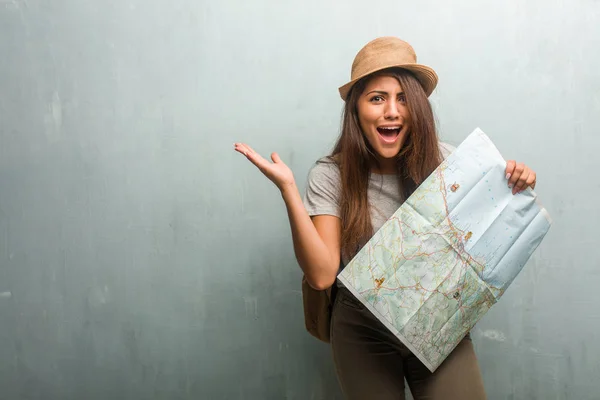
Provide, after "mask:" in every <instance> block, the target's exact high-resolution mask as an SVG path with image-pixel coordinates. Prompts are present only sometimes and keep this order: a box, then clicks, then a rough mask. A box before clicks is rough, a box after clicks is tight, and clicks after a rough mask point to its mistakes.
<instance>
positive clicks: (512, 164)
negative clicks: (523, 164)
mask: <svg viewBox="0 0 600 400" xmlns="http://www.w3.org/2000/svg"><path fill="white" fill-rule="evenodd" d="M516 165H517V163H516V162H515V160H508V161H507V162H506V170H505V171H504V172H505V173H506V180H509V179H510V177H511V176H512V174H513V172H514V170H515V166H516Z"/></svg>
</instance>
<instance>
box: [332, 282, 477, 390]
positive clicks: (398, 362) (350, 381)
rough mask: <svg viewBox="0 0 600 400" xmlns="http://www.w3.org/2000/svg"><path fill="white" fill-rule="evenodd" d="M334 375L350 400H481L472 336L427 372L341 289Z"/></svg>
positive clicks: (335, 310)
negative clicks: (407, 399) (407, 395)
mask: <svg viewBox="0 0 600 400" xmlns="http://www.w3.org/2000/svg"><path fill="white" fill-rule="evenodd" d="M331 347H332V351H333V359H334V362H335V366H336V370H337V376H338V379H339V382H340V385H341V387H342V391H343V392H344V395H345V396H346V398H347V399H349V400H388V399H390V400H391V399H394V400H397V399H404V398H405V397H404V390H405V387H404V380H405V379H406V382H407V383H408V386H409V388H410V391H411V393H412V395H413V397H414V399H415V400H423V399H432V400H442V399H443V400H453V399H460V400H481V399H485V398H486V395H485V391H484V387H483V380H482V377H481V372H480V370H479V365H478V363H477V358H476V357H475V351H474V349H473V344H472V343H471V338H470V336H467V337H465V339H463V340H462V341H461V343H460V344H459V345H458V346H457V347H456V348H455V349H454V351H453V352H452V353H451V354H450V355H449V356H448V358H447V359H446V360H444V362H443V363H442V365H440V366H439V367H438V369H437V370H436V371H435V372H434V373H431V372H430V371H429V370H428V369H427V367H425V366H424V365H423V363H421V361H419V359H418V358H417V357H416V356H415V355H413V354H412V353H411V352H410V351H409V350H408V349H407V348H406V346H404V345H403V344H402V343H401V342H400V341H399V340H398V338H396V337H395V336H394V335H393V334H392V333H391V332H390V331H389V330H388V329H387V328H386V327H385V326H384V325H383V324H382V323H381V322H380V321H379V320H377V318H376V317H375V316H374V315H373V314H372V313H371V312H370V311H369V310H368V309H367V308H366V307H364V305H362V304H361V303H360V302H359V301H358V300H357V299H356V298H355V297H354V296H353V295H352V293H350V292H349V291H348V289H345V288H340V289H339V290H338V292H337V296H336V298H335V304H334V307H333V316H332V321H331Z"/></svg>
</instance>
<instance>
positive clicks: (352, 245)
mask: <svg viewBox="0 0 600 400" xmlns="http://www.w3.org/2000/svg"><path fill="white" fill-rule="evenodd" d="M376 75H387V76H392V77H394V78H396V79H397V80H398V82H400V85H401V87H402V90H403V91H404V93H405V95H406V105H407V109H408V112H409V115H410V121H411V124H410V130H409V131H408V132H407V137H406V139H405V141H404V144H403V146H402V149H401V150H400V152H399V153H398V155H397V156H396V165H397V168H398V169H397V171H398V179H399V183H400V193H399V196H400V198H401V200H406V199H407V198H408V197H409V196H410V194H411V193H412V192H414V190H415V189H416V188H417V186H418V185H420V184H421V183H422V182H423V181H424V180H425V178H427V176H429V174H431V173H432V172H433V170H435V169H436V168H437V167H438V165H439V164H440V163H441V161H442V156H441V154H440V150H439V146H438V137H437V131H436V127H435V120H434V116H433V110H432V108H431V104H430V103H429V99H428V98H427V95H426V94H425V91H424V90H423V87H422V86H421V84H420V83H419V81H418V80H417V79H416V78H415V77H414V76H413V75H412V74H411V73H410V72H408V71H406V70H403V69H399V68H392V69H387V70H384V71H380V72H378V73H376ZM373 76H375V75H370V76H367V77H365V78H363V79H362V80H360V81H358V82H357V83H356V84H355V85H354V86H353V88H352V90H351V91H350V93H349V94H348V98H347V99H346V105H345V107H344V110H343V113H342V129H341V133H340V136H339V138H338V140H337V143H336V144H335V147H334V149H333V152H332V153H331V155H330V157H329V158H330V159H333V160H334V162H335V163H336V164H337V165H338V167H339V169H340V178H341V192H340V215H341V220H342V237H341V242H342V245H341V247H342V256H343V257H346V258H348V259H350V258H352V257H353V256H354V255H355V254H356V253H357V252H358V250H359V249H360V247H361V246H363V245H364V244H366V242H367V241H368V240H369V239H370V238H371V236H372V235H373V233H374V232H373V226H372V224H371V216H370V210H369V202H368V197H367V189H368V187H369V177H370V172H371V169H372V168H373V167H374V166H379V165H378V161H377V158H376V157H375V150H373V148H372V147H371V145H370V144H369V141H368V140H366V138H365V136H364V134H363V132H362V129H361V127H360V123H359V119H358V109H357V103H358V99H359V97H360V96H361V94H362V93H363V91H364V89H365V86H366V84H367V83H368V81H369V79H371V78H372V77H373Z"/></svg>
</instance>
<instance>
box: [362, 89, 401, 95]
mask: <svg viewBox="0 0 600 400" xmlns="http://www.w3.org/2000/svg"><path fill="white" fill-rule="evenodd" d="M371 93H379V94H384V95H386V96H387V95H388V92H385V91H383V90H371V91H370V92H369V93H367V94H366V95H367V96H368V95H370V94H371ZM401 94H404V91H402V92H400V93H398V95H401Z"/></svg>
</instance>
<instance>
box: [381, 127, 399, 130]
mask: <svg viewBox="0 0 600 400" xmlns="http://www.w3.org/2000/svg"><path fill="white" fill-rule="evenodd" d="M380 129H387V130H390V131H393V130H396V129H400V127H399V126H397V127H395V128H394V127H386V126H382V127H381V128H380Z"/></svg>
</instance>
